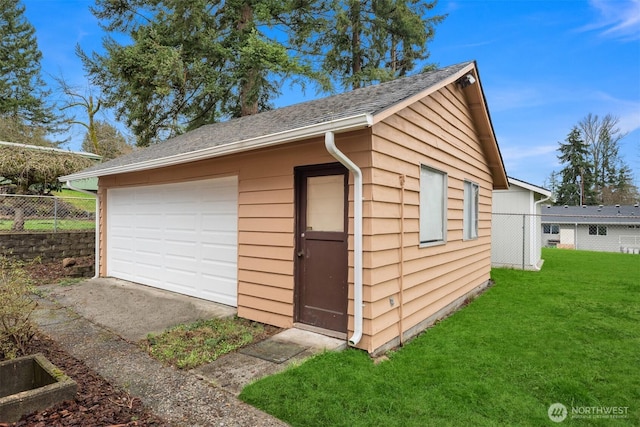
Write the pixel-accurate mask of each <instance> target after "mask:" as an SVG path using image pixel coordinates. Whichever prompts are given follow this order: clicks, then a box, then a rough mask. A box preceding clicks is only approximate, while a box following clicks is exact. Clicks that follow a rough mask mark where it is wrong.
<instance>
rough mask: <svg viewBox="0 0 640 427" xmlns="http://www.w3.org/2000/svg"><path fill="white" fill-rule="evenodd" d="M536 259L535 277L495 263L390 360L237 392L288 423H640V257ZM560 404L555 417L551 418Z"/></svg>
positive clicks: (353, 362) (349, 360)
mask: <svg viewBox="0 0 640 427" xmlns="http://www.w3.org/2000/svg"><path fill="white" fill-rule="evenodd" d="M543 258H544V259H545V260H546V262H545V264H544V267H543V269H542V271H540V272H528V271H517V270H507V269H494V270H493V271H492V277H493V279H494V280H495V282H496V284H495V286H494V287H492V288H491V289H489V290H488V291H487V292H486V293H485V294H483V295H482V296H480V297H479V298H478V299H476V300H475V301H474V302H473V303H471V304H470V305H469V306H467V307H465V308H464V309H462V310H461V311H459V312H457V313H455V314H454V315H453V316H451V317H449V318H447V319H445V320H444V321H442V322H440V323H439V324H438V325H436V326H435V327H433V328H431V329H429V330H428V331H426V333H423V334H422V335H421V336H420V337H418V338H416V339H415V340H413V341H411V342H410V343H409V344H407V345H406V346H405V347H404V348H402V349H400V350H397V351H395V352H392V353H390V354H389V357H390V360H388V361H385V362H382V363H380V364H378V365H374V364H373V362H372V361H371V360H370V358H369V357H368V355H367V354H366V353H365V352H362V351H359V350H353V349H350V350H346V351H344V352H341V353H324V354H322V355H319V356H317V357H315V358H312V359H311V360H309V361H307V362H305V363H303V364H302V365H301V366H298V367H294V368H291V369H288V370H287V371H285V372H283V373H281V374H278V375H274V376H271V377H267V378H264V379H262V380H260V381H258V382H256V383H254V384H251V385H249V386H247V387H246V388H245V389H244V390H243V391H242V394H241V395H240V398H241V399H242V400H244V401H246V402H248V403H250V404H252V405H254V406H256V407H258V408H260V409H262V410H264V411H266V412H268V413H270V414H272V415H275V416H276V417H278V418H280V419H282V420H284V421H286V422H288V423H290V424H291V425H293V426H329V425H331V426H383V425H384V426H461V425H474V426H496V425H505V426H506V425H519V426H544V425H563V426H564V425H566V426H592V425H599V426H600V425H601V426H613V425H615V426H619V425H628V426H635V425H640V258H639V257H638V255H631V254H618V253H603V252H583V251H564V250H560V249H545V250H543ZM556 402H559V403H562V404H564V405H565V406H566V407H567V408H568V416H567V418H566V419H565V420H564V421H562V422H561V423H554V422H552V421H551V420H550V418H549V416H548V414H547V411H548V409H549V406H550V405H551V404H553V403H556ZM591 407H597V408H603V409H605V410H606V408H612V407H616V408H627V409H622V412H623V413H622V415H621V416H622V418H617V419H607V418H598V417H587V415H588V414H585V411H588V410H587V409H584V408H591ZM573 408H576V410H578V411H582V414H581V416H582V418H578V417H577V416H576V414H572V410H573ZM618 411H620V409H618Z"/></svg>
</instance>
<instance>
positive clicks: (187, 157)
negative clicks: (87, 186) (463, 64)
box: [58, 113, 373, 182]
mask: <svg viewBox="0 0 640 427" xmlns="http://www.w3.org/2000/svg"><path fill="white" fill-rule="evenodd" d="M372 125H373V117H372V116H371V114H368V113H363V114H358V115H355V116H350V117H345V118H343V119H337V120H332V121H328V122H322V123H318V124H314V125H310V126H304V127H300V128H296V129H292V130H287V131H284V132H278V133H272V134H269V135H264V136H259V137H256V138H250V139H245V140H242V141H237V142H232V143H229V144H223V145H217V146H213V147H208V148H204V149H202V150H197V151H190V152H187V153H181V154H176V155H173V156H168V157H162V158H159V159H152V160H146V161H142V162H137V163H131V164H128V165H122V166H114V167H111V168H105V169H100V170H97V171H88V172H78V173H74V174H71V175H67V176H61V177H60V178H58V179H59V180H60V181H62V182H66V181H75V180H78V179H84V178H95V177H99V176H107V175H115V174H120V173H127V172H137V171H142V170H148V169H156V168H160V167H166V166H173V165H179V164H182V163H189V162H195V161H198V160H205V159H211V158H214V157H220V156H226V155H229V154H234V153H241V152H245V151H249V150H256V149H259V148H265V147H272V146H275V145H281V144H286V143H288V142H293V141H298V140H303V139H307V138H313V137H316V136H323V135H324V134H325V133H326V132H328V131H331V132H335V133H340V132H348V131H352V130H358V129H364V128H367V127H371V126H372Z"/></svg>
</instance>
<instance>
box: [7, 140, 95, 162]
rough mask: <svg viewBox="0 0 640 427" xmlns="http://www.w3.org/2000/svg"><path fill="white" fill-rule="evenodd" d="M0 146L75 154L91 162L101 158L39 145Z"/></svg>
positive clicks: (9, 143)
mask: <svg viewBox="0 0 640 427" xmlns="http://www.w3.org/2000/svg"><path fill="white" fill-rule="evenodd" d="M0 145H4V146H8V147H17V148H27V149H29V150H39V151H51V152H54V153H66V154H75V155H78V156H82V157H87V158H89V159H91V160H100V159H102V156H99V155H98V154H93V153H87V152H86V151H71V150H63V149H62V148H54V147H43V146H40V145H29V144H19V143H17V142H7V141H0Z"/></svg>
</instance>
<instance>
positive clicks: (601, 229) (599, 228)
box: [587, 224, 608, 236]
mask: <svg viewBox="0 0 640 427" xmlns="http://www.w3.org/2000/svg"><path fill="white" fill-rule="evenodd" d="M588 228H589V229H588V230H587V232H588V233H589V236H606V235H607V233H608V230H607V226H606V225H602V224H589V226H588ZM591 230H595V233H592V232H591Z"/></svg>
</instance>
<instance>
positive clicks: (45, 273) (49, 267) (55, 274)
mask: <svg viewBox="0 0 640 427" xmlns="http://www.w3.org/2000/svg"><path fill="white" fill-rule="evenodd" d="M74 259H75V261H76V263H75V265H74V266H72V267H66V268H65V267H63V266H62V261H53V262H32V263H28V264H26V265H25V266H24V269H25V271H26V272H27V273H28V274H29V277H30V278H31V283H32V284H33V285H34V286H40V285H51V284H54V283H59V282H60V281H62V280H65V279H68V278H70V277H76V276H75V271H77V269H78V268H82V267H92V266H93V265H94V261H93V260H94V258H93V257H92V256H87V257H77V258H74Z"/></svg>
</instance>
